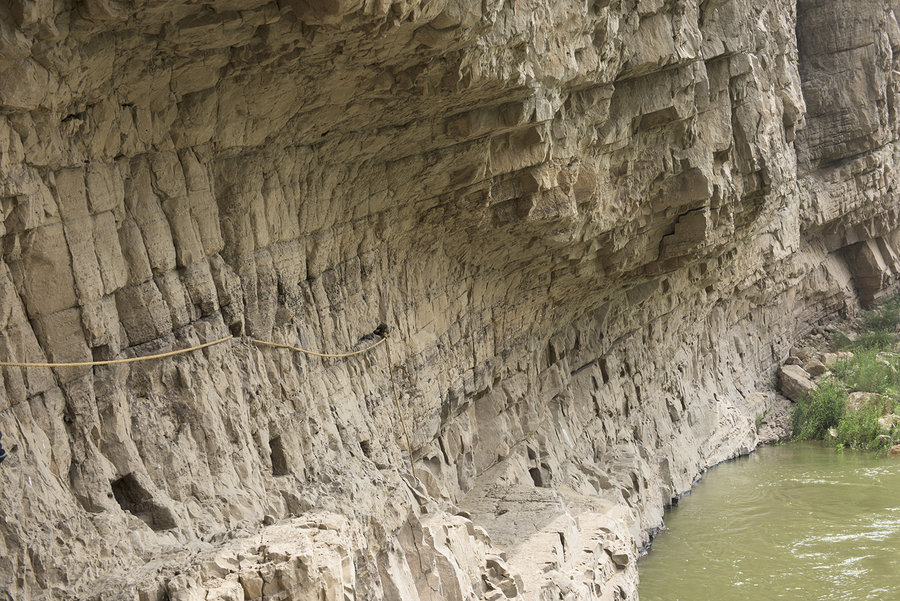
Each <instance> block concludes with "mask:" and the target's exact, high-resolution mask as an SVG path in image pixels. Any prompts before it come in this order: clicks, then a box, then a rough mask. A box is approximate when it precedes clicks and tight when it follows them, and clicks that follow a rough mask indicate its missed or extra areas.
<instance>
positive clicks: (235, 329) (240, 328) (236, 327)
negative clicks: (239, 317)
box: [228, 321, 244, 337]
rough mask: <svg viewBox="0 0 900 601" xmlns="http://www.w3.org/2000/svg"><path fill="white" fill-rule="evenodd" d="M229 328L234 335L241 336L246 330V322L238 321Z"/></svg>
mask: <svg viewBox="0 0 900 601" xmlns="http://www.w3.org/2000/svg"><path fill="white" fill-rule="evenodd" d="M228 329H229V330H230V331H231V335H232V336H235V337H237V336H241V335H242V334H243V332H244V324H242V323H241V322H239V321H238V322H235V323H233V324H231V325H230V326H228Z"/></svg>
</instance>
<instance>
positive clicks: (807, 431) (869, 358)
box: [792, 297, 900, 450]
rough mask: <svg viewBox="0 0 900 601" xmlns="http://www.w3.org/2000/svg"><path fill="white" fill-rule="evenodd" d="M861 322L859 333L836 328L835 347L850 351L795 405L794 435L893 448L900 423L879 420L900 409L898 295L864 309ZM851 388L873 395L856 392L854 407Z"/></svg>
mask: <svg viewBox="0 0 900 601" xmlns="http://www.w3.org/2000/svg"><path fill="white" fill-rule="evenodd" d="M860 321H861V323H862V326H861V328H860V330H859V332H858V333H857V334H856V336H855V337H851V336H849V335H847V334H845V333H843V332H837V333H836V334H835V335H834V337H833V338H832V346H834V348H835V349H837V350H849V351H850V352H851V353H852V355H850V356H848V357H846V358H844V359H842V360H840V361H838V362H837V363H836V364H835V365H834V367H833V368H832V374H831V375H830V376H827V377H825V378H823V379H822V380H821V381H820V382H819V384H818V388H817V389H816V391H815V392H814V393H812V394H810V396H809V397H808V398H806V399H805V400H803V401H800V402H798V403H796V404H795V405H794V409H793V414H792V421H793V427H794V438H796V439H799V440H831V441H833V442H835V443H836V444H837V445H839V446H842V447H844V446H847V447H851V448H856V449H866V450H877V449H883V448H887V447H890V446H892V445H893V444H895V442H897V439H898V438H900V426H896V425H893V423H892V422H891V421H890V420H889V419H888V420H885V421H886V422H887V423H885V424H884V425H882V422H881V421H879V420H880V419H881V418H882V417H883V416H886V415H890V414H892V413H894V410H895V408H900V407H898V404H900V354H898V353H897V331H898V329H900V297H897V298H893V299H891V300H889V301H887V302H885V303H884V304H882V305H881V306H879V307H876V308H875V309H873V310H871V311H865V312H863V314H862V316H861V320H860ZM853 392H866V393H873V394H872V395H867V396H864V397H861V396H859V395H857V402H856V403H854V405H855V406H851V403H850V402H849V400H850V393H853Z"/></svg>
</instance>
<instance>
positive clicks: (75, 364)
mask: <svg viewBox="0 0 900 601" xmlns="http://www.w3.org/2000/svg"><path fill="white" fill-rule="evenodd" d="M232 338H234V336H226V337H225V338H219V339H218V340H213V341H212V342H207V343H205V344H198V345H197V346H192V347H189V348H183V349H180V350H177V351H169V352H168V353H159V354H156V355H146V356H144V357H129V358H128V359H109V360H106V361H76V362H73V363H17V362H14V361H0V367H93V366H95V365H118V364H120V363H136V362H138V361H149V360H150V359H163V358H165V357H173V356H175V355H183V354H184V353H190V352H191V351H197V350H200V349H203V348H206V347H209V346H214V345H216V344H221V343H223V342H226V341H228V340H231V339H232Z"/></svg>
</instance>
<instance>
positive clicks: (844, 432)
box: [837, 403, 892, 451]
mask: <svg viewBox="0 0 900 601" xmlns="http://www.w3.org/2000/svg"><path fill="white" fill-rule="evenodd" d="M881 415H882V406H881V403H873V404H871V405H868V406H866V407H860V408H859V409H857V410H856V411H848V412H846V413H845V414H844V417H843V418H841V421H840V423H839V424H838V426H837V440H838V442H839V443H840V444H841V445H844V446H848V447H851V448H854V449H863V450H868V451H874V450H877V449H881V448H885V447H888V446H890V445H891V444H892V439H891V438H890V437H883V436H882V435H886V434H887V435H889V432H886V431H884V430H883V429H882V427H881V424H879V423H878V418H879V417H881Z"/></svg>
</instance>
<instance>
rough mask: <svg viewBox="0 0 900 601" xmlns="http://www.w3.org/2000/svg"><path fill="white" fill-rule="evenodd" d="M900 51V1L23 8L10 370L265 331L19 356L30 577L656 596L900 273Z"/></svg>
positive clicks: (5, 405)
mask: <svg viewBox="0 0 900 601" xmlns="http://www.w3.org/2000/svg"><path fill="white" fill-rule="evenodd" d="M898 47H900V34H898V27H897V23H896V17H895V13H894V6H893V3H892V2H887V1H884V0H863V1H860V0H852V1H851V0H827V1H826V0H817V1H814V0H801V1H799V2H798V3H796V4H795V3H794V2H788V1H783V0H767V1H765V2H757V3H741V2H735V1H733V0H732V1H729V0H703V1H696V0H667V1H663V0H639V1H637V0H613V1H606V0H594V1H592V2H588V3H575V2H572V1H571V0H551V1H550V2H537V1H532V0H515V1H514V2H513V1H511V2H492V1H488V2H484V3H482V2H471V1H469V0H433V1H424V0H423V1H418V0H405V1H403V2H358V1H356V0H352V1H351V0H329V1H320V0H285V1H283V2H279V3H275V2H268V1H266V0H254V1H251V2H231V1H229V0H217V1H215V2H205V3H181V2H175V1H172V0H152V1H147V2H133V3H125V2H118V1H116V0H88V1H86V2H82V3H77V4H74V5H73V4H66V3H61V2H33V1H31V0H14V1H12V2H9V3H6V4H4V5H3V6H0V70H2V78H0V215H2V219H0V236H2V254H0V325H2V331H0V360H6V361H30V362H44V361H50V362H82V361H97V360H107V359H112V358H124V357H136V356H144V355H149V354H154V353H159V352H166V351H169V350H174V349H179V348H184V347H189V346H193V345H197V344H200V343H204V342H208V341H211V340H217V339H220V338H223V337H225V336H228V335H229V334H230V335H234V336H235V338H234V339H232V340H230V341H228V342H225V343H222V344H219V345H216V346H212V347H209V348H207V349H204V350H202V351H198V352H194V353H190V354H185V355H179V356H177V357H172V358H168V359H165V360H158V361H150V362H141V363H131V364H124V365H109V366H97V367H77V366H76V367H61V368H19V367H5V368H3V369H2V388H3V391H4V393H3V395H2V399H0V431H2V433H3V441H4V445H5V446H6V447H8V448H9V449H10V451H11V452H10V457H9V458H8V459H7V460H6V462H5V463H4V464H3V466H2V468H0V488H2V490H3V491H4V492H3V494H2V495H0V512H2V513H3V515H4V518H5V519H4V521H3V522H2V523H0V581H2V582H6V583H9V584H8V585H7V593H8V595H9V596H11V597H14V598H19V597H20V596H28V595H30V596H32V597H38V596H44V597H55V598H59V597H63V598H64V597H75V598H101V597H102V598H104V599H111V598H129V599H134V598H139V599H157V598H164V597H165V596H166V595H168V596H169V598H172V599H198V598H206V599H215V598H221V599H241V598H245V599H256V598H263V597H264V598H282V597H289V596H300V597H307V596H309V597H312V596H314V595H318V596H319V597H320V598H323V599H353V598H361V599H397V600H399V599H403V600H409V599H437V598H440V599H463V598H472V597H483V598H486V599H491V600H498V599H502V598H509V599H517V598H523V599H538V598H550V597H556V596H559V597H560V598H566V599H580V598H585V599H587V598H590V597H592V596H593V597H597V598H600V599H623V598H634V597H635V582H636V574H637V570H636V566H635V559H636V555H637V550H638V547H639V546H640V545H641V544H642V543H644V542H645V541H646V540H647V537H648V535H649V532H650V531H651V530H652V529H653V528H655V527H657V526H659V524H660V523H661V518H662V512H663V509H664V507H665V506H666V505H667V504H668V503H669V502H670V501H671V499H673V498H675V497H676V496H677V495H679V494H680V493H682V492H684V491H685V490H687V489H688V488H689V487H690V486H691V483H692V482H693V481H694V478H695V476H696V475H697V474H698V473H699V472H700V471H702V470H704V469H705V468H706V467H707V466H709V465H712V464H715V463H717V462H719V461H722V460H724V459H727V458H729V457H733V456H735V455H736V454H741V453H745V452H748V451H750V450H751V449H752V448H753V447H754V446H755V445H756V444H757V440H758V438H757V433H756V429H755V424H754V422H755V418H756V416H758V415H762V414H764V413H766V410H767V407H768V405H767V404H768V402H769V401H768V400H767V399H769V398H770V397H769V396H767V395H766V394H760V392H759V391H760V390H762V389H766V387H767V386H768V383H769V381H770V380H771V379H772V378H771V376H772V373H773V370H774V369H775V368H776V367H777V366H778V365H779V364H780V363H781V361H782V360H783V359H784V358H785V357H786V356H787V354H788V352H789V349H790V346H791V343H792V341H793V340H794V339H795V338H797V337H798V336H799V335H800V334H802V333H804V332H805V330H806V329H807V327H808V326H809V324H812V323H814V322H815V321H817V320H819V319H821V318H823V317H825V316H827V315H829V314H831V313H834V312H836V311H842V310H850V311H852V310H853V309H854V308H855V306H856V302H857V298H858V299H860V300H861V301H863V302H870V301H872V300H874V299H876V298H878V297H879V296H880V295H881V294H883V292H884V290H886V289H888V288H889V287H890V286H891V285H892V283H893V282H894V281H896V279H897V278H896V276H897V274H898V270H900V261H898V256H900V223H898V213H900V209H898V204H897V201H896V196H895V194H896V192H895V187H896V185H895V184H896V181H895V180H896V175H895V173H896V170H895V169H894V165H895V162H896V161H897V151H896V150H895V147H894V144H893V141H894V140H895V139H897V137H898V136H897V123H896V118H895V115H894V112H895V111H894V104H895V100H896V90H895V88H896V85H897V81H896V76H895V72H896V70H895V65H894V60H895V58H894V53H895V50H896V48H898ZM848 73H851V74H852V77H850V79H849V80H848V75H847V74H848ZM380 323H386V324H388V325H390V326H391V327H392V328H393V329H394V331H393V333H392V335H391V337H390V339H389V340H390V346H388V345H382V346H380V347H378V349H377V350H374V351H372V352H371V353H366V354H362V355H359V356H355V357H350V358H346V359H320V358H315V357H307V356H304V355H299V354H295V353H291V352H290V351H286V350H278V349H273V348H267V347H260V346H258V345H255V344H253V343H252V342H251V339H261V340H266V341H272V342H276V343H286V344H290V345H299V346H302V347H306V348H311V349H313V350H318V351H324V352H326V353H327V352H332V351H335V350H337V351H343V350H347V349H348V348H362V346H364V345H365V344H367V341H371V340H370V339H368V338H367V339H366V340H363V338H364V337H366V336H367V335H369V334H370V333H371V332H372V330H373V329H374V328H375V327H376V326H377V325H378V324H380ZM389 366H393V368H394V370H395V372H394V373H395V379H396V384H397V387H398V391H399V405H400V408H401V410H402V413H403V418H404V421H405V422H406V424H407V426H408V427H409V432H410V438H411V447H412V451H413V458H414V463H415V471H416V476H417V478H411V477H410V474H409V473H408V472H410V471H411V470H409V469H408V468H407V463H406V461H407V460H406V457H405V449H404V447H405V442H404V441H403V434H402V430H401V427H400V419H399V416H398V415H397V409H396V407H395V401H394V396H393V391H392V385H391V378H390V377H389V373H388V368H389ZM176 572H177V573H176Z"/></svg>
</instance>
